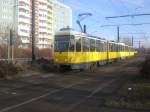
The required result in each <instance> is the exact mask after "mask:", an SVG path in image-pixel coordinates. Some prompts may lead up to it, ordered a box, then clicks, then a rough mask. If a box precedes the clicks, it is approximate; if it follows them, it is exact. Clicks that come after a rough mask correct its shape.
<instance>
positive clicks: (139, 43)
mask: <svg viewBox="0 0 150 112" xmlns="http://www.w3.org/2000/svg"><path fill="white" fill-rule="evenodd" d="M140 48H141V41H139V49H140Z"/></svg>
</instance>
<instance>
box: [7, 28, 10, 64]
mask: <svg viewBox="0 0 150 112" xmlns="http://www.w3.org/2000/svg"><path fill="white" fill-rule="evenodd" d="M8 34H9V35H8V38H7V59H8V63H10V30H9V33H8Z"/></svg>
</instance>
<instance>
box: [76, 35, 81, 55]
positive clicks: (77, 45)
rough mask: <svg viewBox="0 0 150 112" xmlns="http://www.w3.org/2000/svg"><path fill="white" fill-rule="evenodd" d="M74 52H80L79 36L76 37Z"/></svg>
mask: <svg viewBox="0 0 150 112" xmlns="http://www.w3.org/2000/svg"><path fill="white" fill-rule="evenodd" d="M75 40H76V52H81V37H76V38H75Z"/></svg>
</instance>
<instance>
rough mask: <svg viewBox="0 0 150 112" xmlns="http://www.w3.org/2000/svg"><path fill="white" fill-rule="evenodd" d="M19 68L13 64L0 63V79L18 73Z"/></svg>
mask: <svg viewBox="0 0 150 112" xmlns="http://www.w3.org/2000/svg"><path fill="white" fill-rule="evenodd" d="M19 70H20V69H19V68H18V67H17V66H15V65H14V64H13V63H8V62H0V78H5V77H7V76H14V75H16V74H17V73H18V72H19Z"/></svg>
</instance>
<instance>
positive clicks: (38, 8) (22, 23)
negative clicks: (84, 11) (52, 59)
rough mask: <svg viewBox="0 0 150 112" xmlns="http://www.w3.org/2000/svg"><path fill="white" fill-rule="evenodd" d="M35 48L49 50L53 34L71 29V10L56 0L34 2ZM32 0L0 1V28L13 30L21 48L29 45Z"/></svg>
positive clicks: (35, 0)
mask: <svg viewBox="0 0 150 112" xmlns="http://www.w3.org/2000/svg"><path fill="white" fill-rule="evenodd" d="M34 2H35V3H34V4H35V12H34V13H35V37H36V39H35V40H36V46H37V47H39V48H50V47H51V45H52V44H53V39H54V32H55V31H58V30H60V29H61V28H64V27H68V26H69V27H72V11H71V9H70V8H69V7H68V6H66V5H64V4H62V3H60V2H58V1H57V0H34ZM31 25H32V0H0V27H2V26H3V27H9V28H11V29H15V31H16V32H17V34H18V36H19V38H20V40H21V47H23V48H28V47H29V46H30V45H31Z"/></svg>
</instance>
